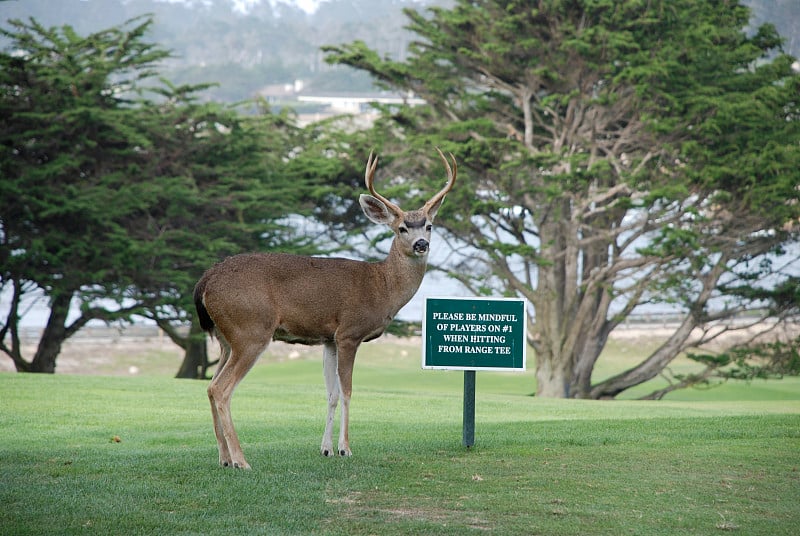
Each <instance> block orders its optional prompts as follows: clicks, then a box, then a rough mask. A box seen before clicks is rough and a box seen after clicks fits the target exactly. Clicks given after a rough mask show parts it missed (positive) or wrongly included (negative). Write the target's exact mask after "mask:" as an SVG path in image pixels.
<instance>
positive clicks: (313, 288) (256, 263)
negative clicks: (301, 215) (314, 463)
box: [194, 148, 458, 469]
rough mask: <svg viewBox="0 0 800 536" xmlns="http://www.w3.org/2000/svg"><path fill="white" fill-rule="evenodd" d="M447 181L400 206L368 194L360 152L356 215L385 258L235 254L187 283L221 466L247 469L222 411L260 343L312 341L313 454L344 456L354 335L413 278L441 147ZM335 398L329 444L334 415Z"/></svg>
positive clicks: (424, 245)
mask: <svg viewBox="0 0 800 536" xmlns="http://www.w3.org/2000/svg"><path fill="white" fill-rule="evenodd" d="M436 151H437V152H438V153H439V157H440V158H441V160H442V162H444V167H445V171H446V174H447V182H446V184H445V186H444V188H442V189H441V190H440V191H439V192H438V193H436V194H435V195H434V196H433V197H431V198H430V199H429V200H428V201H427V202H426V203H425V204H424V205H423V206H422V208H420V209H418V210H412V211H409V212H406V211H404V210H402V209H401V208H400V207H399V206H398V205H396V204H394V203H392V202H391V201H389V200H388V199H386V198H385V197H383V196H382V195H380V194H379V193H378V192H376V191H375V186H374V176H375V170H376V169H377V167H378V157H377V156H373V153H372V152H370V155H369V158H368V159H367V166H366V171H365V173H364V182H365V184H366V186H367V189H368V190H369V192H370V193H369V194H361V195H360V196H359V200H358V201H359V204H360V206H361V209H362V211H363V212H364V215H365V216H366V217H367V218H368V219H369V220H370V221H372V222H373V223H376V224H379V225H387V226H388V227H389V228H390V229H391V230H392V231H393V233H394V238H393V240H392V244H391V246H390V248H389V253H388V255H387V256H386V258H385V259H384V260H382V261H379V262H365V261H358V260H352V259H344V258H329V257H314V256H303V255H292V254H287V253H276V252H269V253H243V254H239V255H234V256H231V257H228V258H227V259H225V260H223V261H222V262H219V263H217V264H215V265H214V266H212V267H211V268H209V269H208V270H206V272H205V273H204V274H203V275H202V277H201V278H200V280H199V281H198V282H197V285H196V286H195V288H194V302H195V307H196V309H197V317H198V319H199V323H200V326H201V328H202V329H203V330H204V331H205V332H207V333H208V334H209V335H210V336H211V337H212V338H213V337H214V336H216V337H217V339H218V341H219V344H220V357H219V362H218V365H217V369H216V371H215V372H214V374H213V376H212V379H211V382H210V383H209V385H208V399H209V401H210V403H211V416H212V419H213V424H214V434H215V436H216V439H217V446H218V448H219V463H220V465H221V466H223V467H234V468H240V469H250V465H249V464H248V463H247V461H246V460H245V457H244V453H243V451H242V447H241V445H240V443H239V437H238V435H237V433H236V430H235V428H234V425H233V420H232V418H231V408H230V405H231V397H232V395H233V391H234V389H236V386H237V385H238V384H239V382H240V381H241V380H242V378H244V377H245V375H246V374H247V373H248V372H249V371H250V369H251V368H252V367H253V365H254V364H255V363H256V361H257V360H258V357H259V356H260V355H261V354H262V353H263V352H264V351H265V350H266V348H267V346H268V345H269V343H270V341H272V340H279V341H285V342H289V343H296V344H305V345H322V347H323V352H322V355H323V375H324V378H325V386H326V389H327V393H328V408H327V417H326V420H325V431H324V433H323V435H322V444H321V446H320V453H321V454H322V455H323V456H326V457H329V456H335V454H336V453H338V454H339V455H340V456H351V455H352V451H351V450H350V439H349V434H348V427H349V418H350V398H351V395H352V391H353V388H352V377H353V365H354V362H355V357H356V351H357V350H358V347H359V345H360V344H361V343H362V342H366V341H370V340H373V339H376V338H377V337H379V336H380V335H381V334H383V332H384V330H385V329H386V327H387V326H388V325H389V323H390V322H391V321H392V319H393V318H394V316H395V315H396V314H397V312H398V311H399V310H400V309H401V308H402V307H403V306H404V305H405V304H406V303H408V301H409V300H410V299H411V298H412V297H413V296H414V294H416V292H417V290H418V289H419V286H420V284H421V283H422V279H423V276H424V275H425V270H426V267H427V259H428V253H429V250H430V241H431V229H432V224H433V220H434V218H435V217H436V213H437V212H438V211H439V208H440V207H441V206H442V202H443V201H444V198H445V196H446V195H447V193H448V192H450V190H451V189H452V188H453V185H454V184H455V181H456V174H457V171H458V168H457V164H456V159H455V157H454V156H453V155H452V153H450V160H451V161H452V164H453V165H452V167H451V166H450V163H449V162H448V159H447V158H446V157H445V155H444V153H442V151H441V150H439V149H438V148H436ZM340 400H341V410H340V418H341V422H340V425H339V438H338V443H337V451H334V450H333V426H334V420H335V417H334V416H335V413H336V410H337V406H338V404H339V401H340Z"/></svg>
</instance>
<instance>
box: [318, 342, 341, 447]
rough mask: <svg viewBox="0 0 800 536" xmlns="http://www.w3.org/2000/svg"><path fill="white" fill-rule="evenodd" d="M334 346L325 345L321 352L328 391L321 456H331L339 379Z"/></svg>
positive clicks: (330, 344) (331, 344)
mask: <svg viewBox="0 0 800 536" xmlns="http://www.w3.org/2000/svg"><path fill="white" fill-rule="evenodd" d="M337 353H338V352H337V351H336V345H335V344H333V343H329V344H326V345H325V346H324V348H323V350H322V360H323V361H322V370H323V373H324V374H325V388H326V389H327V391H328V417H327V419H326V420H325V432H324V433H323V434H322V445H321V446H320V452H321V453H322V455H323V456H333V455H334V451H333V418H334V415H335V413H336V406H337V405H338V404H339V377H338V373H337V371H338V363H337Z"/></svg>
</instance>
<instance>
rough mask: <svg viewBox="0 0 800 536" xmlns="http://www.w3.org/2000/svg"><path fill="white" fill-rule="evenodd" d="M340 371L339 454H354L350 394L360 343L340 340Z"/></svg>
mask: <svg viewBox="0 0 800 536" xmlns="http://www.w3.org/2000/svg"><path fill="white" fill-rule="evenodd" d="M338 346H339V352H338V360H337V361H338V372H339V391H340V393H341V397H342V422H341V425H340V427H339V448H338V450H339V455H340V456H352V455H353V452H352V451H351V450H350V437H349V435H348V431H349V426H350V395H351V394H352V393H353V364H354V362H355V359H356V350H357V349H358V343H357V342H356V343H350V342H339V345H338Z"/></svg>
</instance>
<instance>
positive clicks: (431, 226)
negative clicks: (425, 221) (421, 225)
mask: <svg viewBox="0 0 800 536" xmlns="http://www.w3.org/2000/svg"><path fill="white" fill-rule="evenodd" d="M431 229H433V225H426V226H425V230H426V231H428V232H429V233H430V232H431Z"/></svg>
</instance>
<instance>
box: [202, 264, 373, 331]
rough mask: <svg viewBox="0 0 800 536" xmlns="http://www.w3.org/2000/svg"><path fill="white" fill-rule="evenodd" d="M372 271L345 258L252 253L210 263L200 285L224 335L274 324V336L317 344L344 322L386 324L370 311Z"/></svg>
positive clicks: (364, 327)
mask: <svg viewBox="0 0 800 536" xmlns="http://www.w3.org/2000/svg"><path fill="white" fill-rule="evenodd" d="M376 273H377V272H376V270H375V265H374V264H371V263H366V262H361V261H353V260H349V259H330V258H322V257H307V256H299V255H289V254H283V253H250V254H242V255H236V256H233V257H229V258H227V259H225V260H224V261H222V262H220V263H218V264H216V265H214V266H213V267H211V268H210V269H209V270H208V271H207V272H206V273H205V274H204V275H203V278H202V279H201V284H203V285H204V291H203V294H204V301H205V305H206V308H207V309H208V312H209V314H210V315H211V317H212V318H213V319H214V322H215V323H216V324H217V327H218V328H219V329H220V330H221V331H222V332H223V334H225V332H226V330H232V329H238V328H241V326H244V325H251V324H254V323H255V324H258V325H259V326H260V327H261V328H267V329H269V328H274V329H275V330H276V337H277V338H280V339H283V340H288V341H290V342H300V343H307V344H317V343H321V342H325V341H326V340H331V339H332V338H333V336H334V334H335V333H336V331H337V329H338V328H339V326H340V325H341V324H342V323H346V324H347V325H354V326H359V327H358V329H361V330H364V331H367V332H369V333H372V332H374V331H375V330H377V329H382V327H383V326H384V325H385V324H386V323H388V320H387V319H386V318H379V317H381V316H383V317H386V316H387V315H385V314H383V315H377V318H376V315H375V314H374V311H375V310H376V307H377V308H378V309H380V305H379V304H380V296H379V294H380V293H376V292H374V288H375V281H374V279H375V277H376ZM371 289H372V290H371ZM367 311H371V313H369V314H367ZM364 335H365V336H366V335H367V333H365V334H364Z"/></svg>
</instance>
